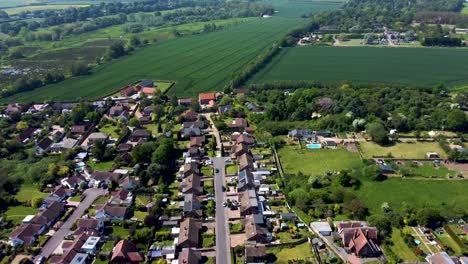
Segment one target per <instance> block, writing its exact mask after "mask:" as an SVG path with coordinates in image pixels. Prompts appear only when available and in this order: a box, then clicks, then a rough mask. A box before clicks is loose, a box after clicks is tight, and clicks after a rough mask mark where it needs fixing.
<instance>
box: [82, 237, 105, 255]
mask: <svg viewBox="0 0 468 264" xmlns="http://www.w3.org/2000/svg"><path fill="white" fill-rule="evenodd" d="M100 241H101V238H100V237H97V236H90V237H88V239H86V241H85V243H84V244H83V245H82V246H81V251H82V252H84V253H86V254H95V253H96V252H97V250H98V246H99V242H100Z"/></svg>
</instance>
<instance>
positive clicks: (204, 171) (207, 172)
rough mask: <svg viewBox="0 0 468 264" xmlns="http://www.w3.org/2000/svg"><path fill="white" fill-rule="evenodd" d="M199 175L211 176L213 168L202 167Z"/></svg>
mask: <svg viewBox="0 0 468 264" xmlns="http://www.w3.org/2000/svg"><path fill="white" fill-rule="evenodd" d="M201 173H202V174H203V176H212V175H213V168H212V167H208V166H203V167H202V168H201Z"/></svg>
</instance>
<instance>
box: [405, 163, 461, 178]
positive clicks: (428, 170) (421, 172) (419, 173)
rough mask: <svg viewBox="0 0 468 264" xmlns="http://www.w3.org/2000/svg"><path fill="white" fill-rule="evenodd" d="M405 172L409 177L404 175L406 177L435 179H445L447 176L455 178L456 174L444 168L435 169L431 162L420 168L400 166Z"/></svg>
mask: <svg viewBox="0 0 468 264" xmlns="http://www.w3.org/2000/svg"><path fill="white" fill-rule="evenodd" d="M402 168H403V169H404V170H407V171H409V172H410V175H405V176H407V177H437V178H445V177H447V174H450V175H452V176H455V175H456V174H457V172H456V171H452V170H449V169H448V168H447V167H446V166H443V165H441V166H439V167H435V166H434V164H433V163H431V162H425V163H423V165H421V166H413V165H407V164H405V165H403V166H400V170H401V169H402Z"/></svg>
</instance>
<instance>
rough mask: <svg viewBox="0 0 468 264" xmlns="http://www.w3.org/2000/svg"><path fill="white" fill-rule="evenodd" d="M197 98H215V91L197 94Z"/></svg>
mask: <svg viewBox="0 0 468 264" xmlns="http://www.w3.org/2000/svg"><path fill="white" fill-rule="evenodd" d="M198 99H199V100H216V94H215V93H201V94H199V95H198Z"/></svg>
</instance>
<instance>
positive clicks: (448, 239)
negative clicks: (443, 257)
mask: <svg viewBox="0 0 468 264" xmlns="http://www.w3.org/2000/svg"><path fill="white" fill-rule="evenodd" d="M434 233H435V234H436V236H437V238H438V239H439V240H440V241H441V242H442V244H444V245H445V246H448V247H450V248H452V249H453V251H454V252H455V255H456V256H462V249H461V248H460V246H459V245H458V244H457V243H456V242H455V241H454V240H453V239H452V238H451V237H450V236H449V235H448V234H447V233H443V234H440V235H439V234H437V232H434Z"/></svg>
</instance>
